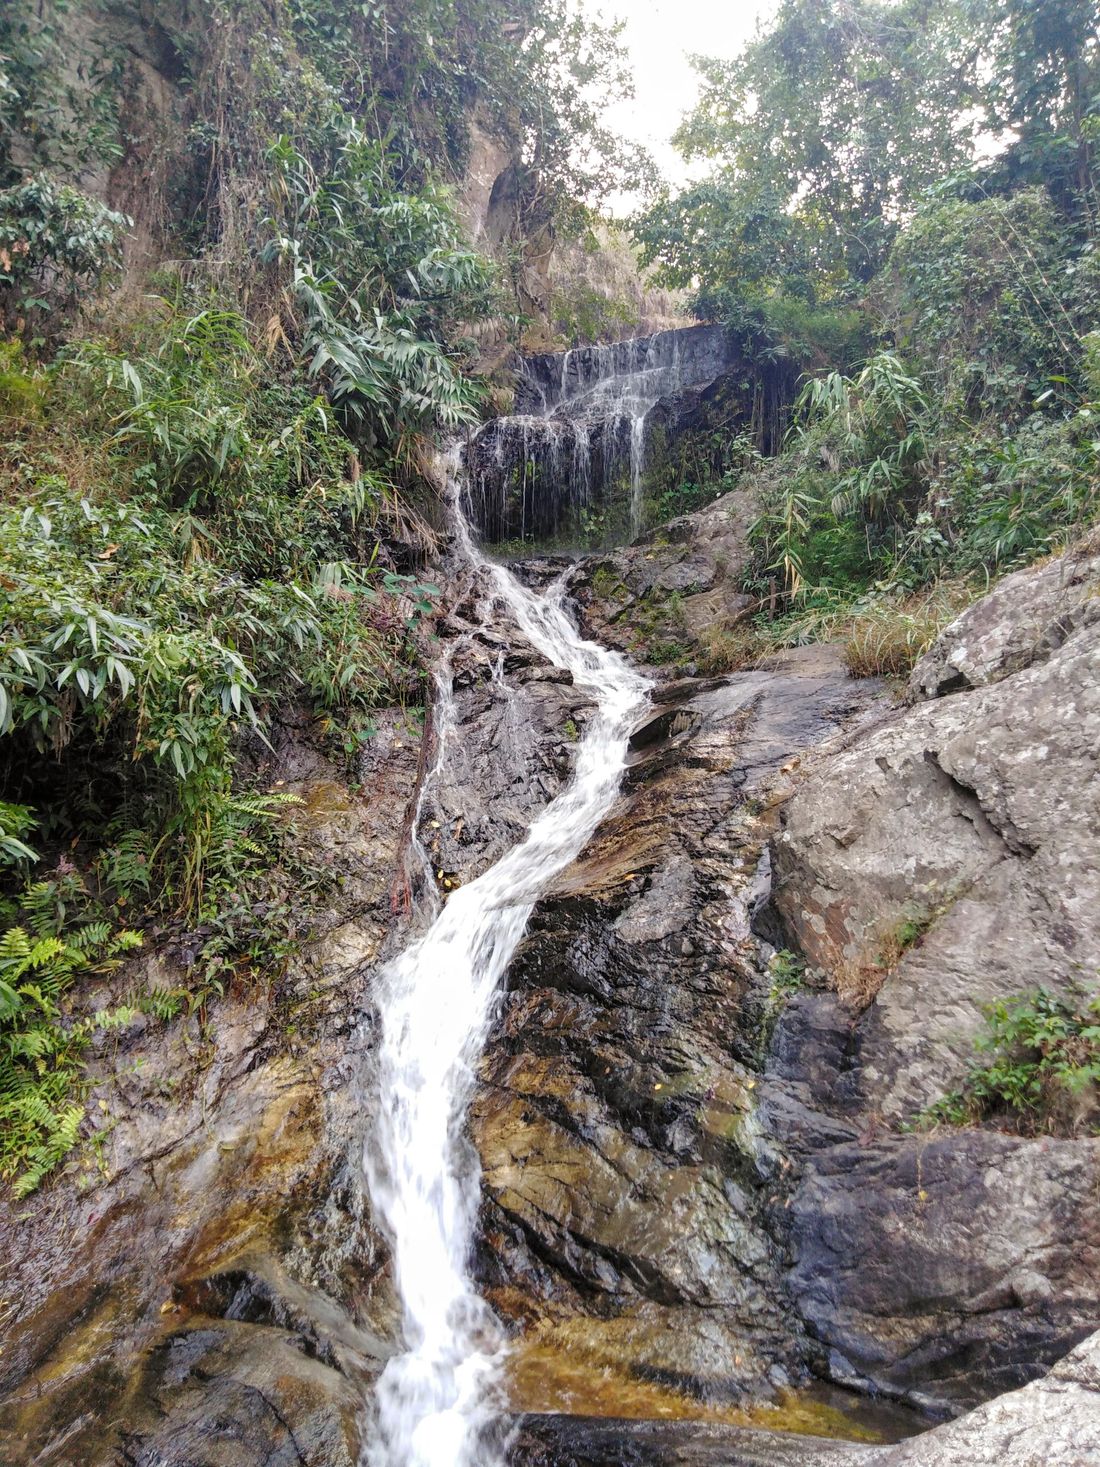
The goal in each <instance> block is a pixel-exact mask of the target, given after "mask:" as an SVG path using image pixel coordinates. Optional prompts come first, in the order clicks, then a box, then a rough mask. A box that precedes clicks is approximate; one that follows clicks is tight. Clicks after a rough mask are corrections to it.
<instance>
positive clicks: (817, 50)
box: [640, 0, 975, 301]
mask: <svg viewBox="0 0 1100 1467" xmlns="http://www.w3.org/2000/svg"><path fill="white" fill-rule="evenodd" d="M974 53H975V46H974V43H973V41H972V40H970V39H969V38H968V37H967V36H966V34H965V33H964V32H962V31H960V30H959V28H958V27H956V26H955V24H954V9H953V7H952V6H951V5H950V4H948V3H945V0H902V3H899V4H883V3H879V0H859V3H857V4H850V3H839V0H828V3H821V0H784V3H783V4H782V5H781V6H780V7H779V10H778V12H777V14H776V16H775V18H774V20H772V21H771V23H770V24H769V25H768V26H767V28H766V29H764V30H762V31H761V33H760V34H759V35H758V36H757V38H756V39H755V40H754V41H752V42H750V44H749V45H748V46H747V47H746V48H745V49H744V50H743V52H742V53H741V54H740V55H739V56H738V57H736V58H735V59H733V60H732V61H718V60H709V59H707V58H705V57H696V58H694V64H695V66H696V68H697V70H698V71H699V73H700V75H701V77H702V82H703V90H702V96H701V98H700V101H699V103H698V105H697V107H696V109H695V111H694V112H693V113H692V114H691V116H690V117H689V118H688V120H687V121H686V122H685V123H684V125H683V127H682V128H681V130H680V132H679V134H678V135H677V142H678V144H679V146H680V149H681V151H682V152H683V153H684V156H685V158H687V159H706V160H709V161H711V163H712V166H713V172H712V175H711V177H710V178H709V179H708V180H706V181H705V182H704V183H702V184H700V185H697V186H694V187H692V188H691V189H689V190H688V191H687V192H686V193H685V194H684V195H681V196H680V197H679V198H678V199H666V200H664V201H663V202H662V203H661V204H660V205H659V206H658V207H657V209H656V210H655V211H654V212H652V213H650V214H649V215H648V216H646V217H645V218H644V219H643V220H642V222H641V227H640V237H641V240H642V243H643V246H644V248H645V252H646V255H647V257H648V258H649V259H654V260H660V261H661V262H662V263H663V264H664V266H665V268H666V271H667V272H668V278H669V279H670V281H671V282H672V283H675V284H685V285H686V284H690V283H691V282H692V280H694V279H696V278H697V279H698V280H699V282H700V283H701V285H702V287H703V291H704V293H706V292H707V291H708V290H713V289H715V288H720V287H722V286H723V285H725V283H727V282H729V283H731V284H733V283H736V288H737V290H738V291H739V292H741V293H742V294H743V296H744V297H745V298H748V299H751V298H753V297H754V296H765V297H767V296H776V295H778V296H783V295H789V296H794V297H800V298H803V299H807V300H814V299H816V300H818V301H826V300H829V299H830V298H835V297H837V296H844V295H845V294H846V293H847V292H848V291H849V290H850V287H851V285H852V283H853V282H862V281H867V280H869V279H870V278H871V276H872V275H873V274H874V273H875V271H876V270H877V269H878V268H879V266H880V265H881V263H882V261H883V259H884V258H885V254H886V251H887V249H888V247H889V244H890V241H891V239H892V238H893V235H894V232H895V230H896V227H897V220H898V217H899V214H900V211H901V210H902V209H904V208H905V207H906V206H907V205H908V204H909V203H910V202H911V201H912V200H913V199H914V198H916V197H918V196H919V194H920V193H921V192H922V190H923V189H924V188H926V187H927V186H928V185H929V184H931V183H933V182H935V181H936V180H938V178H939V177H941V176H942V174H943V173H944V172H945V171H948V170H950V169H951V168H953V167H954V166H956V165H957V164H958V163H960V162H962V161H963V160H964V159H965V158H966V157H967V156H968V152H969V141H970V131H971V127H972V123H971V122H969V121H968V119H967V107H968V105H969V104H970V103H971V102H972V100H973V98H974V90H975V83H974V69H973V68H974Z"/></svg>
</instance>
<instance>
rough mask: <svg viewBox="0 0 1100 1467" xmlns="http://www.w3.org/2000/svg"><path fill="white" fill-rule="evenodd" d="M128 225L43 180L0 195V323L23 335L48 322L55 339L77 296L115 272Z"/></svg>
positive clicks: (93, 202) (110, 212)
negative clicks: (22, 332)
mask: <svg viewBox="0 0 1100 1467" xmlns="http://www.w3.org/2000/svg"><path fill="white" fill-rule="evenodd" d="M130 226H131V221H130V220H129V219H127V218H126V216H125V215H124V214H118V213H115V212H114V211H113V210H111V209H108V208H107V207H106V205H105V204H101V203H100V202H99V201H98V200H97V199H93V198H92V197H91V196H90V195H88V194H84V193H81V192H80V190H79V189H76V188H73V187H72V186H71V185H69V184H62V183H57V182H55V181H54V180H53V179H52V178H50V177H49V175H47V174H39V175H38V176H37V177H33V178H30V179H28V180H27V181H26V182H24V183H20V184H16V185H14V186H13V187H12V188H6V189H3V190H0V320H2V321H3V322H4V323H5V324H6V326H7V328H8V329H9V330H12V329H16V330H20V331H26V332H28V333H29V334H31V335H33V334H35V332H38V333H43V332H47V323H48V334H49V335H50V336H51V337H54V338H56V337H57V336H58V335H59V334H60V330H61V327H62V325H63V324H64V322H65V321H67V320H68V319H69V318H70V317H71V315H72V314H73V312H74V310H75V309H76V306H77V304H78V302H79V300H80V298H81V296H82V295H83V294H84V293H86V292H94V291H95V290H96V288H97V287H98V285H99V283H100V281H101V280H102V278H103V277H104V276H105V275H107V274H108V273H109V272H110V271H112V270H116V269H117V268H118V267H119V265H120V263H121V241H122V237H123V235H124V234H125V232H126V231H127V229H129V228H130ZM59 318H60V319H59Z"/></svg>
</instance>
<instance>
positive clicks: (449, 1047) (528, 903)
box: [365, 452, 648, 1467]
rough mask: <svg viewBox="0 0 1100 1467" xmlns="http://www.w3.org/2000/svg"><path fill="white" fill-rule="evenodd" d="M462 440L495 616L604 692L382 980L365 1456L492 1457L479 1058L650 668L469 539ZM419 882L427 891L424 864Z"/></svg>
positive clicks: (487, 1460)
mask: <svg viewBox="0 0 1100 1467" xmlns="http://www.w3.org/2000/svg"><path fill="white" fill-rule="evenodd" d="M458 475H459V456H458V453H457V452H453V453H452V454H451V455H450V456H449V458H448V460H447V461H446V474H445V477H446V482H447V495H448V499H449V500H450V501H451V505H452V512H453V514H454V516H455V534H456V539H457V543H458V547H459V551H460V554H461V555H462V556H463V557H464V558H465V560H466V561H467V563H468V565H469V566H470V568H471V570H472V571H473V572H474V573H475V575H476V576H477V577H478V578H479V579H480V580H481V581H482V583H483V584H484V586H485V592H484V600H483V615H484V621H485V624H486V625H488V624H489V623H490V621H493V622H498V621H499V616H500V612H501V610H503V612H504V615H505V616H506V617H507V618H510V619H511V620H512V621H513V622H514V624H515V625H516V627H517V628H518V629H519V630H521V631H522V632H523V634H524V635H525V636H526V637H527V638H528V639H529V641H530V642H531V643H532V644H533V646H534V647H536V648H537V649H538V651H539V652H541V653H542V654H543V655H544V656H545V657H546V658H547V659H548V660H549V661H550V662H551V663H553V664H554V666H555V667H559V668H563V669H565V670H567V671H568V672H569V673H570V675H571V677H572V679H573V682H574V684H575V685H576V686H577V687H578V688H579V689H581V690H584V691H587V692H589V693H590V694H591V695H592V697H593V698H594V699H595V700H596V702H597V713H596V715H595V716H594V717H593V718H592V719H591V720H590V721H589V723H588V726H587V728H586V730H585V732H584V735H583V737H582V738H581V740H580V742H579V744H578V746H577V751H576V765H575V770H574V774H573V778H572V781H571V782H570V783H569V785H568V786H567V787H566V789H565V790H564V791H563V792H562V793H561V794H560V795H559V796H558V797H557V798H556V799H554V800H552V801H551V803H550V804H549V805H548V806H547V807H546V809H545V810H544V811H543V812H542V814H541V815H540V816H539V817H538V818H537V819H536V820H535V821H534V823H533V824H532V825H531V827H530V829H529V831H528V833H527V837H526V839H525V840H523V841H522V843H521V844H519V845H517V846H516V847H514V848H513V849H512V850H510V851H509V852H508V853H507V854H506V855H505V856H504V857H503V858H502V859H501V860H499V861H497V862H496V864H495V865H493V866H491V867H490V868H489V869H488V870H487V871H485V872H484V873H483V874H482V875H481V876H479V877H477V878H476V879H475V880H474V881H471V882H470V883H469V885H467V886H463V887H460V888H459V889H458V890H457V891H454V892H453V893H452V894H451V896H450V897H449V899H448V900H447V903H446V905H445V906H443V907H442V908H440V907H439V903H438V899H436V898H434V896H433V898H432V899H431V902H430V904H429V913H428V915H429V916H430V925H429V926H428V928H427V930H426V931H425V932H424V933H423V934H422V935H420V936H418V937H417V938H415V939H414V941H413V942H412V943H410V945H409V946H408V947H407V948H406V949H405V951H404V952H403V953H402V954H401V955H400V956H399V957H398V958H396V959H395V960H394V961H393V962H392V963H390V964H389V965H388V967H387V968H386V970H385V971H384V973H383V974H382V975H381V978H380V981H379V985H378V999H377V1002H378V1012H379V1020H380V1041H379V1049H378V1055H377V1074H376V1083H377V1086H378V1094H379V1109H378V1117H379V1120H378V1125H377V1128H376V1129H375V1130H374V1131H373V1133H372V1135H371V1137H370V1140H369V1142H368V1145H367V1149H366V1158H365V1160H366V1169H367V1175H368V1178H369V1183H370V1190H371V1196H372V1200H373V1203H374V1207H375V1210H376V1214H377V1217H378V1218H379V1220H380V1221H381V1222H382V1224H383V1226H384V1227H385V1229H386V1232H387V1233H388V1236H389V1239H390V1243H391V1246H392V1249H393V1258H394V1268H395V1275H396V1282H397V1286H398V1290H399V1294H400V1299H401V1305H402V1309H403V1322H404V1343H405V1349H404V1350H403V1352H402V1353H400V1354H397V1355H395V1356H394V1357H393V1358H392V1359H391V1360H390V1361H389V1362H388V1363H387V1365H386V1367H385V1370H384V1371H383V1373H382V1376H381V1378H380V1380H379V1382H378V1386H377V1392H376V1410H377V1421H376V1427H377V1429H376V1432H375V1436H374V1441H373V1443H372V1445H371V1446H370V1447H369V1448H368V1453H367V1457H366V1461H367V1462H368V1463H369V1464H370V1467H494V1460H502V1459H501V1458H495V1454H494V1448H493V1447H492V1446H491V1444H490V1441H489V1436H490V1432H491V1428H492V1425H493V1421H494V1419H495V1416H496V1414H497V1413H496V1409H495V1404H494V1403H495V1398H496V1394H497V1387H498V1384H499V1377H500V1370H501V1363H502V1357H503V1352H504V1339H503V1335H502V1332H501V1331H500V1329H499V1327H498V1325H497V1323H496V1321H495V1319H494V1318H493V1316H492V1314H491V1312H490V1310H489V1309H488V1307H487V1306H486V1305H485V1304H484V1303H483V1302H482V1300H481V1299H480V1298H479V1297H478V1295H477V1293H476V1292H475V1290H474V1288H473V1286H472V1284H471V1282H470V1278H469V1275H468V1258H469V1254H470V1250H471V1246H472V1241H473V1228H474V1222H475V1218H476V1215H477V1206H478V1195H479V1176H480V1174H479V1168H478V1161H477V1154H476V1152H475V1150H474V1148H473V1147H472V1145H471V1144H470V1143H469V1141H468V1140H467V1139H466V1136H465V1129H464V1128H465V1115H466V1107H467V1104H468V1101H469V1097H470V1094H471V1091H472V1089H473V1085H474V1072H475V1066H476V1064H477V1061H478V1058H479V1056H480V1053H481V1049H482V1046H483V1044H484V1041H485V1036H486V1033H487V1031H488V1028H489V1025H490V1024H491V1022H492V1019H493V1015H494V1010H495V1007H496V1003H497V999H498V995H499V991H500V984H501V980H502V978H503V975H504V972H505V969H506V967H507V965H508V962H509V959H510V958H511V956H512V954H513V952H514V950H515V948H516V945H517V943H518V942H519V940H520V938H521V937H522V935H523V931H524V928H525V927H526V925H527V920H528V918H529V916H530V914H531V911H532V908H533V907H534V904H535V902H536V900H537V899H538V897H539V895H540V894H541V893H542V892H543V891H544V890H545V888H546V886H547V885H548V883H549V882H550V881H551V880H552V878H553V877H554V876H556V875H557V874H558V873H559V872H561V871H562V870H563V869H564V868H565V867H566V866H567V865H568V864H569V862H570V861H572V860H573V859H574V858H575V857H576V856H577V855H578V853H579V852H580V850H581V849H582V847H583V846H584V844H585V843H586V841H587V840H588V839H589V837H590V836H591V835H592V834H593V832H594V831H595V829H596V827H597V825H598V824H599V823H600V820H601V819H602V818H603V816H604V815H605V814H606V812H607V810H608V809H609V807H610V805H611V802H612V800H613V799H614V797H615V793H616V790H617V788H618V784H619V779H620V776H621V774H622V771H623V768H624V763H625V758H626V752H627V740H628V738H629V735H630V731H631V728H632V726H633V724H634V722H635V721H636V719H637V717H638V715H639V713H640V712H641V710H642V708H643V706H644V704H645V702H646V698H647V688H648V683H647V680H646V679H645V678H644V677H642V676H641V675H640V674H639V673H637V672H635V671H633V670H632V669H631V668H630V667H629V666H628V664H627V663H626V661H625V660H624V659H623V658H622V657H621V656H619V654H617V653H615V652H609V651H607V650H605V649H604V648H602V647H599V646H597V645H596V644H595V643H594V642H589V641H586V640H584V638H582V637H581V636H580V634H579V633H578V632H577V630H576V628H575V627H574V625H573V623H572V621H571V620H570V618H569V616H568V615H567V613H566V611H565V608H564V606H563V594H564V592H563V586H562V583H561V582H560V581H556V582H554V583H553V584H552V585H551V586H550V587H549V588H548V589H547V590H546V591H545V592H544V593H542V594H538V593H536V592H533V591H531V590H528V589H527V588H526V587H524V586H522V585H520V583H519V582H518V581H517V580H516V579H515V578H514V577H513V576H512V575H511V574H510V573H509V572H508V571H507V570H506V569H504V568H503V567H502V566H499V565H494V564H491V563H490V562H489V561H487V560H486V559H484V557H483V556H482V555H481V554H480V552H479V551H478V550H477V549H476V548H475V546H474V543H473V540H472V539H471V537H470V534H469V530H468V528H467V526H466V523H465V521H464V519H463V518H462V510H461V507H460V503H459V501H460V499H461V495H460V493H459V487H458ZM451 676H452V673H451V663H450V661H449V660H448V659H446V658H445V659H444V660H443V662H442V663H441V664H440V667H439V669H438V672H437V688H438V692H437V699H436V705H435V706H436V714H435V727H436V739H437V756H436V767H437V769H438V768H439V766H440V765H441V763H442V762H443V761H445V760H446V758H447V752H448V747H449V745H450V743H451V741H452V740H453V739H454V738H455V737H456V736H457V730H456V728H455V722H454V700H453V694H452V688H451ZM427 875H428V879H427V880H426V881H424V882H423V883H422V885H423V889H424V890H425V891H428V892H433V893H434V883H433V882H432V881H431V879H430V872H428V873H427Z"/></svg>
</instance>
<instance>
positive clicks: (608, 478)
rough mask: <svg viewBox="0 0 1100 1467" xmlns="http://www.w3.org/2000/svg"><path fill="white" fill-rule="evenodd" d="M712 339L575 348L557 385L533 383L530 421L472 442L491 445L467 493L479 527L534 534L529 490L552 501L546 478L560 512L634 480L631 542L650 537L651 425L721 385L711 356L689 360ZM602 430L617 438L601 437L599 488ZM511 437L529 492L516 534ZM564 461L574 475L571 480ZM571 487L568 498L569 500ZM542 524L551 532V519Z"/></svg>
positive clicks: (491, 426) (505, 424)
mask: <svg viewBox="0 0 1100 1467" xmlns="http://www.w3.org/2000/svg"><path fill="white" fill-rule="evenodd" d="M705 329H706V328H699V327H694V328H688V330H687V331H683V330H680V331H659V332H657V333H655V334H654V335H653V336H649V337H640V338H638V339H636V340H633V341H622V342H618V343H616V344H614V345H610V346H591V347H584V348H572V349H571V350H569V351H566V352H564V353H563V354H562V356H561V364H560V377H559V380H558V381H557V382H556V383H549V382H547V383H541V384H540V382H539V381H537V380H536V379H535V378H534V377H528V378H527V379H526V383H527V393H526V397H527V400H528V407H529V411H526V412H522V413H515V414H512V415H510V416H507V417H499V418H494V419H492V420H491V421H490V422H489V423H487V424H486V425H485V426H484V427H483V428H482V429H480V430H479V432H478V434H476V435H475V439H476V438H479V437H481V436H482V435H488V436H487V439H486V441H487V443H490V444H491V445H492V447H491V451H490V452H489V453H487V454H485V456H484V459H483V461H482V467H481V470H480V472H479V471H478V470H477V468H476V466H475V467H473V469H472V472H471V481H472V482H471V485H470V487H471V489H475V490H476V500H474V501H471V508H472V509H473V511H474V516H475V517H476V516H477V515H478V513H479V511H480V522H481V524H482V526H483V527H484V526H485V525H486V524H487V523H494V524H495V526H496V531H495V533H499V534H500V535H501V537H502V538H506V537H507V535H508V534H509V533H513V534H514V533H516V532H517V531H518V533H519V535H520V538H521V539H522V538H525V537H526V535H527V531H528V528H529V526H530V525H531V524H532V523H534V524H535V525H537V524H538V523H539V522H540V516H539V515H538V514H537V513H535V512H533V511H534V506H533V505H532V506H530V509H531V511H532V512H531V513H529V505H528V486H529V485H530V486H532V489H533V488H534V486H536V485H537V486H538V489H539V492H540V493H542V494H545V493H546V492H547V484H546V482H545V481H546V479H547V478H548V479H549V482H550V485H551V486H552V487H553V489H554V490H555V491H557V492H559V493H561V495H562V501H563V502H565V503H568V504H569V505H570V506H571V507H572V508H574V509H576V508H578V507H581V508H587V507H588V506H589V505H590V503H591V500H592V495H593V490H594V488H596V489H602V491H603V492H604V493H606V492H607V490H608V488H609V487H610V486H611V485H612V483H613V481H615V480H616V479H617V478H618V477H619V476H620V475H622V474H624V473H625V472H629V515H630V519H629V524H630V538H631V540H634V539H636V538H637V536H638V535H639V534H640V533H641V531H642V529H643V528H644V525H643V509H644V502H643V492H642V491H643V477H644V473H645V468H646V443H647V433H648V430H649V416H650V414H651V413H652V411H653V409H654V408H655V407H656V406H657V404H658V403H659V402H661V400H662V399H664V398H669V397H673V396H675V395H676V394H677V393H678V392H680V391H682V390H683V388H685V387H688V386H692V385H695V386H699V385H706V384H707V383H709V382H711V381H713V380H714V378H715V376H716V375H717V372H718V366H717V365H716V361H715V358H714V355H713V351H711V352H710V353H709V354H708V352H707V351H706V350H705V349H703V350H699V349H696V350H694V351H693V350H692V348H691V347H690V346H689V347H688V348H687V349H686V356H685V351H684V338H685V337H690V338H692V339H697V335H696V334H697V333H698V332H700V331H702V330H705ZM574 367H576V368H577V370H576V371H574V370H573V369H574ZM536 398H537V401H536V400H535V399H536ZM601 427H603V428H605V429H607V428H610V432H605V433H604V434H603V441H602V446H601V449H600V454H601V459H602V466H601V469H600V471H599V473H598V474H597V475H596V481H597V482H596V483H595V484H594V481H593V472H592V434H593V433H594V432H595V431H597V429H599V428H601ZM506 435H507V437H508V439H509V441H510V442H511V443H514V444H517V445H518V446H519V450H520V451H519V453H516V452H515V449H512V450H511V453H512V455H513V462H514V466H515V467H518V468H519V469H520V470H521V472H520V476H519V477H520V483H521V484H522V486H523V489H522V493H521V498H520V505H519V515H518V523H516V517H515V514H514V511H513V513H512V516H511V526H512V528H511V530H510V531H509V529H508V525H509V519H510V517H509V508H508V502H509V495H510V493H512V492H513V485H512V478H511V473H510V472H509V468H510V464H509V460H508V456H507V454H506V450H505V436H506ZM567 456H568V458H569V460H570V471H569V472H566V471H565V459H566V457H567ZM566 486H567V488H568V492H562V491H563V489H564V488H565V487H566ZM542 520H543V524H544V529H545V517H544V516H543V517H542Z"/></svg>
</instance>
